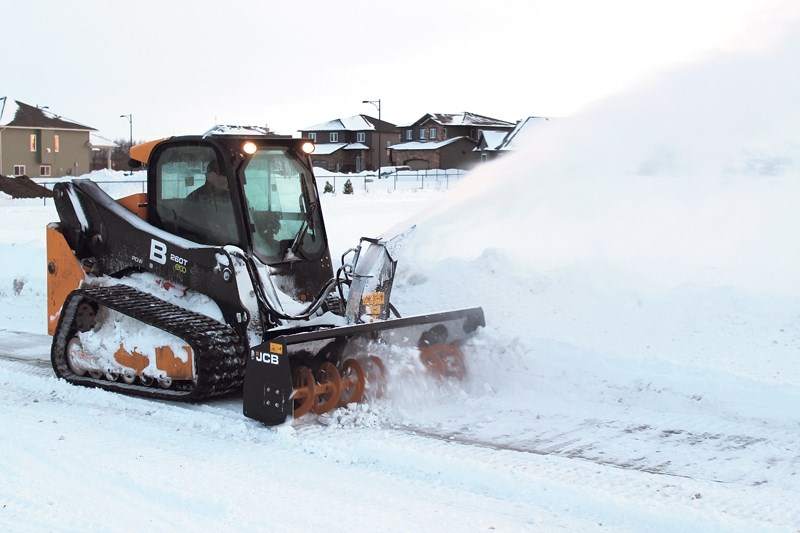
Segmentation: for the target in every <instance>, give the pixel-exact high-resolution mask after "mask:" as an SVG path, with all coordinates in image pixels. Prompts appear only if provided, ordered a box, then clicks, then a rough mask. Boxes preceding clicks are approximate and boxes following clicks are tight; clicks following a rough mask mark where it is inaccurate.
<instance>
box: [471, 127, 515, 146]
mask: <svg viewBox="0 0 800 533" xmlns="http://www.w3.org/2000/svg"><path fill="white" fill-rule="evenodd" d="M508 135H509V132H508V131H503V130H500V131H498V130H481V135H480V139H481V140H480V143H479V144H478V148H476V150H489V151H494V150H497V149H498V148H499V147H500V145H502V144H503V141H504V140H505V139H506V137H507V136H508Z"/></svg>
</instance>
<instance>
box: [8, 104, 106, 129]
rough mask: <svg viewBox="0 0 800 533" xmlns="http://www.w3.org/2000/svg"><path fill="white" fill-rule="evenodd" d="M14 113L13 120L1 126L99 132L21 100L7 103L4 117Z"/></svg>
mask: <svg viewBox="0 0 800 533" xmlns="http://www.w3.org/2000/svg"><path fill="white" fill-rule="evenodd" d="M14 104H16V109H14ZM12 112H13V118H12V119H11V120H10V121H8V122H5V123H3V122H0V125H3V126H5V127H8V128H38V129H53V130H84V131H97V130H96V129H95V128H92V127H91V126H87V125H85V124H81V123H80V122H75V121H74V120H70V119H68V118H65V117H62V116H59V115H56V114H55V113H52V112H51V111H49V110H48V109H47V108H40V107H36V106H32V105H28V104H26V103H23V102H20V101H19V100H15V101H14V103H13V104H12V103H11V102H6V106H5V109H4V111H3V117H9V116H11V113H12ZM0 121H2V118H0Z"/></svg>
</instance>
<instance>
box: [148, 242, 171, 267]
mask: <svg viewBox="0 0 800 533" xmlns="http://www.w3.org/2000/svg"><path fill="white" fill-rule="evenodd" d="M150 260H151V261H155V262H156V263H158V264H161V265H166V264H167V245H166V244H164V243H163V242H161V241H157V240H155V239H150Z"/></svg>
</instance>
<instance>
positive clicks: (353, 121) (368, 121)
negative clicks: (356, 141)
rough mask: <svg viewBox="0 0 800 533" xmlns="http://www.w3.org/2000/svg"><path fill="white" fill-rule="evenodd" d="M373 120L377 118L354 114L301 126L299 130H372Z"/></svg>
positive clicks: (373, 128)
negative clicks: (304, 126)
mask: <svg viewBox="0 0 800 533" xmlns="http://www.w3.org/2000/svg"><path fill="white" fill-rule="evenodd" d="M373 121H374V122H377V120H375V119H374V118H372V117H368V116H367V115H354V116H352V117H347V118H337V119H334V120H329V121H328V122H323V123H322V124H316V125H314V126H309V127H307V128H301V129H300V130H299V131H374V130H375V124H374V122H373Z"/></svg>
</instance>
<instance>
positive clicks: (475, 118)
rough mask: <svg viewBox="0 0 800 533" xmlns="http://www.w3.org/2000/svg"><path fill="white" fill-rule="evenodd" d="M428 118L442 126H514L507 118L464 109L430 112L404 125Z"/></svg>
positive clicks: (418, 122)
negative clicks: (488, 115) (460, 111)
mask: <svg viewBox="0 0 800 533" xmlns="http://www.w3.org/2000/svg"><path fill="white" fill-rule="evenodd" d="M428 120H432V121H433V122H436V123H437V124H440V125H442V126H474V127H477V128H481V127H483V128H489V127H494V128H512V127H514V123H513V122H508V121H505V120H500V119H496V118H491V117H485V116H483V115H478V114H476V113H470V112H469V111H464V112H463V113H452V114H451V113H428V114H426V115H424V116H423V117H422V118H420V119H418V120H417V121H416V122H412V123H411V124H408V125H407V126H402V127H406V128H407V127H413V126H416V125H417V124H422V123H423V122H427V121H428Z"/></svg>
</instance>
